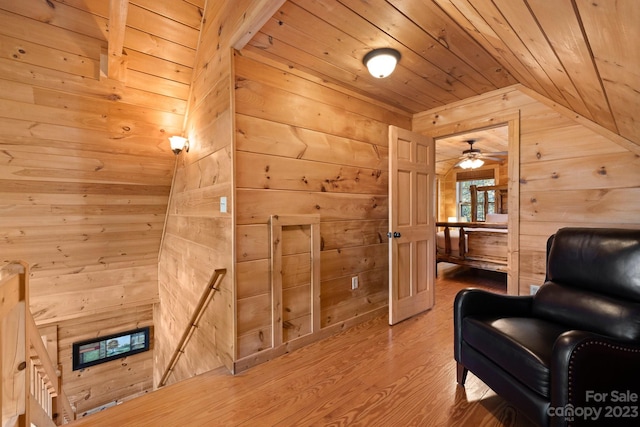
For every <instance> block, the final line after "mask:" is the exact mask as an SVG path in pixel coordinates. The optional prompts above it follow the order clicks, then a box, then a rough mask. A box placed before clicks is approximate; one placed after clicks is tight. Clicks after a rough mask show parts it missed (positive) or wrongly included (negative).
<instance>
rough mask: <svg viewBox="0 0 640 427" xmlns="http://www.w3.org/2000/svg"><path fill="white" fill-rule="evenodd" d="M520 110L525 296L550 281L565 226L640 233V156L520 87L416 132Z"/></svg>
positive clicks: (440, 115) (431, 116)
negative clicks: (550, 244)
mask: <svg viewBox="0 0 640 427" xmlns="http://www.w3.org/2000/svg"><path fill="white" fill-rule="evenodd" d="M514 110H516V111H517V110H519V111H520V117H521V119H520V212H519V221H520V236H519V241H520V265H519V270H520V277H519V279H520V280H519V283H520V289H519V291H520V293H521V294H529V285H531V284H537V285H539V284H541V283H542V282H543V281H544V273H545V247H546V246H545V245H546V240H547V238H548V237H549V235H551V234H553V233H554V232H555V231H556V230H557V229H558V228H561V227H569V226H580V227H621V228H640V221H639V220H638V215H637V213H638V211H639V210H640V156H638V154H637V153H634V152H630V151H629V150H627V149H625V148H623V147H622V146H621V145H620V144H618V141H619V140H620V137H619V136H617V135H614V134H611V133H610V132H609V131H607V130H605V129H603V128H600V127H599V126H598V125H595V124H593V123H591V122H589V121H587V120H586V119H584V118H581V117H580V116H578V115H576V114H575V113H569V112H568V110H565V109H563V108H559V107H557V106H556V105H554V104H553V103H551V102H549V101H547V100H545V99H544V98H542V97H541V96H540V95H536V94H535V93H532V92H531V91H529V90H528V89H526V88H524V87H521V86H519V85H518V86H513V87H510V88H507V89H504V90H500V91H495V92H492V93H490V94H487V95H484V96H480V97H476V98H470V99H468V100H465V101H461V102H458V103H456V104H453V105H449V106H445V107H443V108H438V109H434V110H429V111H427V112H424V113H421V114H417V115H416V116H415V117H414V121H413V130H414V131H416V132H420V133H424V134H429V132H430V130H434V129H436V128H438V127H440V126H444V125H451V124H456V123H464V122H465V121H470V120H476V121H478V120H483V119H486V120H487V121H488V122H490V119H491V117H492V116H498V115H500V114H502V113H506V112H510V111H514ZM624 142H625V141H621V143H624ZM510 214H511V215H513V213H512V212H510Z"/></svg>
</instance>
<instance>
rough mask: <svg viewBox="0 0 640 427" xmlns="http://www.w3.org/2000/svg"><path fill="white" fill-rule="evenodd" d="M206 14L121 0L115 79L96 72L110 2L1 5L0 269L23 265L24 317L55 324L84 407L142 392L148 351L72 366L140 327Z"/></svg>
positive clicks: (67, 379)
mask: <svg viewBox="0 0 640 427" xmlns="http://www.w3.org/2000/svg"><path fill="white" fill-rule="evenodd" d="M203 6H204V0H190V1H174V0H158V1H154V2H149V1H147V0H130V1H129V15H128V19H127V27H126V31H125V37H124V53H125V55H123V57H125V59H126V63H125V64H123V67H124V70H125V71H126V72H125V73H123V74H122V75H120V76H119V79H117V80H116V79H111V78H108V77H106V74H105V73H104V68H101V54H102V53H103V52H104V51H106V48H107V39H108V38H107V37H108V27H109V22H108V18H109V2H108V1H92V2H87V1H84V0H64V1H56V0H53V1H40V0H20V1H14V0H0V88H1V90H0V129H1V132H0V263H4V262H6V261H7V260H9V259H23V260H25V261H26V262H28V263H29V265H30V266H31V272H32V277H31V310H32V312H33V314H34V316H35V319H36V321H37V322H38V324H39V325H52V326H55V325H60V328H61V334H60V336H61V337H62V338H61V340H62V342H61V343H60V345H59V351H60V353H61V358H60V359H61V361H62V363H63V366H64V369H63V378H62V381H63V384H64V387H65V389H67V390H70V391H71V392H70V393H69V395H71V396H73V397H74V399H77V401H75V402H72V403H75V404H77V405H78V407H79V408H81V410H85V409H89V408H90V407H91V406H97V405H101V404H103V403H107V402H108V401H109V400H113V399H114V398H115V397H116V396H117V397H118V398H123V397H125V396H126V394H127V393H138V392H139V391H140V390H144V389H150V387H151V383H150V381H149V377H150V375H151V363H150V359H149V358H150V354H151V353H147V354H146V355H145V356H139V357H136V359H135V361H134V360H133V359H132V360H129V359H125V360H124V361H122V362H121V363H117V362H110V363H107V364H103V365H100V368H95V369H94V368H92V369H91V370H86V371H83V372H80V373H79V372H75V373H74V372H71V369H70V368H68V366H70V365H69V360H68V358H69V354H70V353H69V352H70V349H71V347H70V346H71V343H72V342H74V341H76V340H78V339H81V338H83V337H88V336H98V335H99V334H100V333H102V332H105V331H116V330H118V325H119V324H120V322H121V321H122V322H123V324H122V325H121V326H123V327H124V328H125V329H126V328H127V327H128V325H129V324H134V323H135V324H150V317H149V313H150V311H151V309H152V304H153V303H155V302H157V301H158V289H157V257H158V249H159V245H160V239H161V234H162V227H163V222H164V217H165V211H166V206H167V200H168V195H169V191H170V185H171V178H172V173H173V168H174V162H175V159H174V155H173V154H172V153H171V152H170V150H169V147H168V142H167V138H166V137H167V135H169V134H174V133H180V132H181V131H182V126H183V120H184V113H185V111H186V108H187V95H188V90H189V83H190V81H191V74H192V73H191V67H192V66H193V61H194V60H195V48H196V43H197V34H198V30H199V26H200V9H201V8H202V7H203ZM178 10H179V11H180V14H176V13H174V12H177V11H178ZM169 15H170V16H172V18H169V17H168V16H169ZM168 29H170V30H168ZM163 31H171V32H172V34H173V36H172V37H167V36H166V34H164V36H163V34H160V33H159V32H163ZM146 32H149V33H151V34H152V35H153V36H152V37H150V36H149V35H148V34H147V33H146ZM102 65H104V64H102ZM131 312H135V313H145V314H144V315H139V316H137V317H136V316H134V318H132V319H129V320H124V318H125V317H127V316H129V314H127V313H131ZM120 316H123V317H122V318H121V317H120ZM142 359H144V361H142V362H141V361H140V360H142ZM123 364H127V367H126V368H125V367H123V366H122V365H123ZM116 390H117V393H116Z"/></svg>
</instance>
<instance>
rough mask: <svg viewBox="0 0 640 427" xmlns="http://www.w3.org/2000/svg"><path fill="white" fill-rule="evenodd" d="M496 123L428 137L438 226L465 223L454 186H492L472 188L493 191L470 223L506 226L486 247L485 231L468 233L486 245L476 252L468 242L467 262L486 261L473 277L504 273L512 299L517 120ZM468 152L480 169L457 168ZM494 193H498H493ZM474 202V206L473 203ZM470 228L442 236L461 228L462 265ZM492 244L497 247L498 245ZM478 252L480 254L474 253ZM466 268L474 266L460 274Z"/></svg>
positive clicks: (463, 200) (464, 206)
mask: <svg viewBox="0 0 640 427" xmlns="http://www.w3.org/2000/svg"><path fill="white" fill-rule="evenodd" d="M496 119H497V118H496V117H494V118H492V120H491V125H490V126H487V121H486V120H470V121H468V122H460V123H455V124H450V125H447V126H443V127H441V128H436V129H434V130H431V131H430V132H429V136H432V137H433V138H434V139H435V148H436V150H435V151H436V165H435V171H436V201H435V203H436V220H437V221H438V223H440V224H441V223H443V222H449V223H457V224H461V223H463V222H470V221H469V217H470V214H469V211H470V210H471V202H470V200H469V198H468V194H466V193H464V192H465V191H466V189H467V188H468V187H469V186H464V185H460V182H464V181H473V180H490V179H493V180H494V181H493V182H494V185H493V186H492V185H485V186H479V185H477V184H476V185H477V186H478V187H485V188H488V187H495V190H497V191H494V192H492V193H483V194H482V196H478V197H480V198H486V200H480V203H479V204H480V206H481V209H484V210H483V211H482V212H480V213H479V214H478V216H477V217H476V218H479V219H480V221H479V222H485V223H486V224H483V225H482V227H484V228H488V227H489V225H490V224H493V223H495V222H498V221H499V222H506V226H504V225H503V226H501V228H505V230H503V231H502V233H504V234H505V235H503V236H502V237H500V238H499V239H498V240H497V241H493V243H494V244H492V243H491V242H492V240H491V237H489V236H490V234H489V233H490V231H489V232H487V231H484V230H478V231H477V232H476V231H475V230H474V231H473V233H476V234H475V236H476V237H479V236H483V237H485V238H487V239H488V240H487V242H488V243H486V244H485V245H484V246H483V245H482V244H481V245H480V246H477V239H476V242H472V243H471V244H472V246H473V245H474V244H475V245H476V246H475V248H472V250H474V251H476V252H473V253H471V254H469V258H470V259H475V260H476V261H477V258H480V260H481V261H482V260H483V259H486V260H488V261H489V262H488V263H483V262H479V263H478V262H476V263H475V264H476V265H475V266H473V268H474V269H477V270H479V271H485V270H486V271H487V272H491V273H490V274H493V271H502V272H506V293H508V294H512V295H517V294H518V289H519V279H518V264H519V259H518V246H519V243H518V236H519V227H518V224H519V221H518V212H519V194H518V193H519V186H518V181H519V146H520V140H519V135H520V131H519V115H518V114H517V113H512V114H508V115H505V116H504V117H501V118H500V120H496ZM469 141H473V143H472V144H469ZM470 146H471V147H472V148H473V149H475V150H474V151H473V153H474V155H475V154H476V153H480V155H478V157H480V158H482V160H483V161H484V163H483V164H482V165H481V166H480V167H475V168H469V169H463V168H461V167H460V162H461V161H462V160H463V159H464V155H465V154H468V151H467V153H463V152H464V151H465V150H469V147H470ZM479 182H482V183H486V182H490V181H479ZM498 191H500V192H502V193H498ZM463 193H464V194H463ZM476 202H478V201H477V200H476ZM498 202H500V203H503V205H504V206H503V210H500V211H498V210H497V208H496V206H497V204H498ZM495 214H500V215H495ZM476 221H477V219H476ZM472 224H473V222H471V223H469V224H464V225H461V226H460V227H450V228H449V230H448V233H450V232H451V230H452V229H454V228H455V229H457V230H460V229H462V228H464V230H465V231H463V232H461V233H462V236H463V240H464V242H465V246H464V247H463V246H459V245H456V246H455V247H456V248H461V249H462V250H463V251H465V253H463V254H462V256H461V258H463V260H464V258H465V256H466V255H467V254H468V253H467V252H466V251H467V250H468V246H466V244H467V243H468V239H469V238H471V236H470V234H471V233H467V232H466V230H467V228H466V227H470V226H471V225H472ZM438 230H439V231H440V232H443V231H444V230H443V228H442V227H439V228H438ZM437 240H438V239H437ZM495 242H499V243H498V245H496V244H495ZM458 243H459V241H458ZM499 245H503V246H504V251H503V252H501V253H500V254H496V253H495V252H492V251H493V250H494V249H496V248H497V247H498V246H499ZM450 249H451V248H450ZM478 250H480V251H481V252H480V253H479V252H477V251H478ZM485 250H486V253H484V254H483V253H482V251H485ZM457 256H460V254H458V255H457ZM495 256H499V257H501V258H500V260H499V261H498V262H503V263H504V266H503V267H502V268H495V267H496V265H495V263H493V262H491V261H495V260H494V259H492V258H493V257H495ZM502 257H503V258H502ZM439 259H440V258H439ZM502 260H504V261H502ZM469 264H474V263H473V262H468V263H467V266H465V268H466V267H468V266H469ZM460 265H463V266H464V265H465V263H464V262H461V263H460ZM444 266H445V265H443V267H444ZM449 267H450V266H449ZM483 274H484V273H483Z"/></svg>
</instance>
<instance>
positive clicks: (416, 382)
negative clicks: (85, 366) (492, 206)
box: [73, 267, 533, 427]
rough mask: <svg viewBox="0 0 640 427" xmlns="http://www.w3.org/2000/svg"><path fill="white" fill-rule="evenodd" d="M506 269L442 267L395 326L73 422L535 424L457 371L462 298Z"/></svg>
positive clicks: (379, 326)
mask: <svg viewBox="0 0 640 427" xmlns="http://www.w3.org/2000/svg"><path fill="white" fill-rule="evenodd" d="M503 277H504V276H502V275H500V274H499V273H488V272H478V271H474V270H462V269H459V268H458V267H454V268H452V269H450V270H447V271H442V269H441V272H440V277H439V278H438V280H437V287H436V305H435V308H434V309H433V310H431V311H429V312H426V313H423V314H421V315H418V316H415V317H413V318H411V319H409V320H406V321H404V322H402V323H400V324H398V325H396V326H393V327H390V326H388V324H387V317H386V316H382V317H379V318H376V319H373V320H371V321H368V322H366V323H364V324H361V325H359V326H356V327H354V328H351V329H349V330H346V331H344V332H342V333H341V334H339V335H336V336H333V337H331V338H328V339H325V340H323V341H320V342H317V343H314V344H312V345H309V346H307V347H305V348H302V349H299V350H296V351H294V352H292V353H289V354H287V355H284V356H282V357H280V358H277V359H275V360H272V361H269V362H267V363H264V364H262V365H259V366H257V367H254V368H251V369H249V370H248V371H246V372H243V373H241V374H239V375H236V376H232V375H230V374H229V373H228V372H226V371H224V370H216V371H211V372H208V373H206V374H203V375H200V376H198V377H194V378H191V379H189V380H186V381H182V382H180V383H177V384H174V385H170V386H167V387H164V388H163V389H160V390H158V391H155V392H152V393H149V394H147V395H145V396H142V397H140V398H137V399H133V400H131V401H128V402H125V403H123V404H122V405H119V406H116V407H113V408H110V409H107V410H105V411H103V412H100V413H97V414H94V415H90V416H88V417H85V418H83V419H81V420H79V421H77V422H75V423H73V426H74V427H76V426H119V427H121V426H136V427H139V426H276V425H277V426H311V425H321V426H367V427H369V426H403V427H404V426H474V427H475V426H521V427H525V426H526V427H531V426H533V424H532V423H531V422H529V421H528V420H527V419H526V418H525V417H524V416H523V415H521V414H519V413H518V411H517V410H515V409H514V408H513V407H511V406H510V405H508V404H507V403H506V402H505V401H504V400H502V399H501V398H500V397H498V396H496V395H495V393H493V392H492V391H491V390H490V389H489V388H488V387H487V386H486V385H484V383H482V382H481V381H480V380H478V379H477V378H476V377H475V376H473V374H471V373H469V376H468V378H467V384H466V387H465V388H462V387H460V386H457V385H456V381H455V363H454V360H453V343H452V341H453V316H452V305H453V298H454V296H455V294H456V292H457V291H458V290H459V289H462V288H464V287H468V286H474V287H483V288H487V289H490V290H493V291H496V292H504V289H505V286H504V284H505V280H504V279H503ZM496 278H498V280H496Z"/></svg>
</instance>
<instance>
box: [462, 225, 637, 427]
mask: <svg viewBox="0 0 640 427" xmlns="http://www.w3.org/2000/svg"><path fill="white" fill-rule="evenodd" d="M454 353H455V354H454V356H455V360H456V362H457V381H458V384H460V385H462V386H464V382H465V378H466V375H467V371H471V372H472V373H473V374H474V375H476V376H477V377H478V378H480V379H481V380H482V381H483V382H484V383H485V384H487V385H488V386H489V387H491V388H492V389H493V390H494V391H495V392H496V393H497V394H498V395H500V396H502V397H503V398H504V399H505V400H507V401H508V402H510V403H511V404H513V405H514V406H515V407H517V408H518V409H519V411H520V412H521V413H524V414H525V415H526V416H527V417H528V418H530V419H531V420H532V421H534V422H535V423H537V424H539V425H543V426H547V425H550V426H581V425H588V426H609V425H610V426H627V425H628V426H640V414H639V413H638V411H640V230H623V229H602V228H600V229H597V228H563V229H560V230H558V232H557V233H556V234H555V235H554V236H551V237H550V238H549V241H548V244H547V277H546V280H545V283H544V284H543V285H542V286H541V287H540V289H539V290H538V292H537V293H536V294H535V295H534V296H507V295H500V294H495V293H491V292H487V291H483V290H478V289H465V290H462V291H460V292H459V293H458V295H457V296H456V299H455V302H454Z"/></svg>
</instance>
